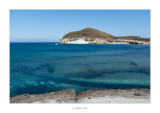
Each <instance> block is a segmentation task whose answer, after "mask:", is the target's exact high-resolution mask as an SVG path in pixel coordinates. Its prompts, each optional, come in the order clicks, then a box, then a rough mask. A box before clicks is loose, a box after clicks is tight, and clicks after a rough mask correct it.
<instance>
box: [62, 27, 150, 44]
mask: <svg viewBox="0 0 160 113" xmlns="http://www.w3.org/2000/svg"><path fill="white" fill-rule="evenodd" d="M60 43H63V44H67V43H70V44H77V43H80V44H81V43H82V44H87V43H90V44H109V43H122V44H126V43H127V44H142V43H147V44H148V43H150V38H141V37H139V36H114V35H111V34H109V33H105V32H102V31H100V30H97V29H93V28H85V29H82V30H80V31H74V32H69V33H67V34H66V35H65V36H64V37H63V38H62V39H61V40H60Z"/></svg>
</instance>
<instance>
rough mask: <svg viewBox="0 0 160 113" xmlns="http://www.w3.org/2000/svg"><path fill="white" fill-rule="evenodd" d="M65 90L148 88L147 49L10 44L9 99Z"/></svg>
mask: <svg viewBox="0 0 160 113" xmlns="http://www.w3.org/2000/svg"><path fill="white" fill-rule="evenodd" d="M68 88H73V89H75V90H76V91H77V93H79V92H81V91H84V90H88V89H125V88H150V46H149V45H118V44H117V45H115V44H113V45H112V44H110V45H105V44H102V45H98V44H97V45H94V44H86V45H83V44H82V45H78V44H73V45H72V44H66V45H65V44H59V45H55V43H10V96H15V95H19V94H26V93H28V94H41V93H48V92H52V91H58V90H62V89H68Z"/></svg>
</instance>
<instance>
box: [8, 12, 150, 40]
mask: <svg viewBox="0 0 160 113" xmlns="http://www.w3.org/2000/svg"><path fill="white" fill-rule="evenodd" d="M87 27H89V28H95V29H98V30H101V31H103V32H106V33H109V34H112V35H115V36H141V37H142V38H150V10H11V11H10V41H11V42H55V41H58V40H60V39H61V38H62V37H63V36H64V35H65V34H66V33H68V32H71V31H78V30H81V29H84V28H87Z"/></svg>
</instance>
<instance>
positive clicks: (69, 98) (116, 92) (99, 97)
mask: <svg viewBox="0 0 160 113" xmlns="http://www.w3.org/2000/svg"><path fill="white" fill-rule="evenodd" d="M10 103H150V90H149V89H105V90H87V91H84V92H81V93H79V94H76V92H75V90H74V89H66V90H61V91H58V92H51V93H45V94H22V95H18V96H14V97H11V98H10Z"/></svg>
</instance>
